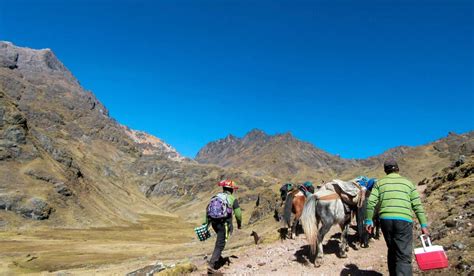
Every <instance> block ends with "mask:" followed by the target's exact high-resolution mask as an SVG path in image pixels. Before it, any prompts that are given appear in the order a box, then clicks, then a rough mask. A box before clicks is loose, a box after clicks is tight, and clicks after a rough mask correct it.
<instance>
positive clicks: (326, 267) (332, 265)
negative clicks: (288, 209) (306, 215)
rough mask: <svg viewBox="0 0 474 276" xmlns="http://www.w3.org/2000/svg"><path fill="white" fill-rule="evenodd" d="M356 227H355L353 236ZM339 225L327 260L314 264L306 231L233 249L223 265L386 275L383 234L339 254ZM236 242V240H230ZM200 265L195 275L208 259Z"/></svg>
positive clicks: (252, 270) (237, 269) (254, 271)
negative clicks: (342, 256) (294, 235)
mask: <svg viewBox="0 0 474 276" xmlns="http://www.w3.org/2000/svg"><path fill="white" fill-rule="evenodd" d="M354 234H355V231H354V230H352V229H351V232H350V235H351V236H350V237H351V238H350V240H353V237H354V236H353V235H354ZM339 235H340V234H339V233H338V229H337V227H333V229H332V230H331V231H330V232H329V233H328V235H327V236H326V238H325V241H324V252H325V256H324V264H323V265H322V266H321V267H318V268H316V267H314V265H313V264H312V263H310V262H309V261H308V253H309V246H308V245H307V243H306V238H305V236H304V234H301V235H299V236H297V238H296V239H294V240H284V241H278V242H275V243H270V244H265V243H263V244H259V245H253V246H250V247H247V248H245V249H241V250H230V251H226V252H225V254H224V255H225V256H230V258H229V259H230V261H231V263H230V264H229V265H225V266H224V267H222V268H221V269H220V271H221V272H222V273H224V274H229V275H270V274H272V275H385V274H387V269H386V247H385V243H384V241H383V238H382V239H380V240H374V241H372V242H371V243H370V247H369V248H360V249H358V250H355V247H354V246H352V247H351V248H350V249H349V252H348V254H347V256H348V257H347V258H345V259H341V258H339V257H337V256H336V252H337V250H338V246H339ZM230 242H232V241H230ZM196 264H197V265H198V267H199V269H198V271H196V272H194V273H193V274H192V275H201V274H204V273H205V272H206V266H205V261H204V260H199V261H197V262H196Z"/></svg>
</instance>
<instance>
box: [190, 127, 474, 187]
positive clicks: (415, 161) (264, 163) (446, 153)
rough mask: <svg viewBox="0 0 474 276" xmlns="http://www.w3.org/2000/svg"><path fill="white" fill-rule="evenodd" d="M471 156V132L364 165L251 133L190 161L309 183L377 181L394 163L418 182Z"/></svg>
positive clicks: (285, 138) (281, 137)
mask: <svg viewBox="0 0 474 276" xmlns="http://www.w3.org/2000/svg"><path fill="white" fill-rule="evenodd" d="M473 151H474V132H469V133H465V134H461V135H458V134H455V133H450V134H449V135H448V137H446V138H443V139H440V140H438V141H435V142H433V143H430V144H427V145H424V146H419V147H407V146H401V147H397V148H393V149H390V150H387V151H386V152H384V153H383V154H381V155H378V156H374V157H371V158H367V159H344V158H341V157H339V156H336V155H332V154H329V153H327V152H324V151H323V150H321V149H318V148H316V147H315V146H313V145H312V144H310V143H306V142H302V141H300V140H298V139H296V138H295V137H293V136H292V135H291V134H290V133H286V134H277V135H268V134H266V133H264V132H263V131H261V130H252V131H250V132H249V133H248V134H247V135H245V136H244V137H243V138H238V137H235V136H233V135H228V136H227V137H226V138H224V139H220V140H217V141H214V142H211V143H209V144H207V145H206V146H205V147H203V148H202V149H201V150H200V151H199V153H198V154H197V156H196V161H198V162H199V163H205V164H216V165H220V166H223V167H233V168H238V169H242V170H245V171H248V172H249V173H251V174H253V175H256V176H263V175H266V176H271V177H275V178H277V179H280V180H281V181H305V180H313V181H315V182H319V181H323V180H326V181H327V180H329V179H331V178H335V177H342V178H351V177H354V176H357V175H361V174H370V175H374V176H380V175H383V170H382V164H383V160H385V159H386V158H387V157H389V156H390V157H395V158H397V159H398V160H399V162H400V166H401V168H402V170H403V171H404V173H405V175H407V176H408V177H410V178H412V179H414V181H418V180H420V179H422V178H424V177H426V176H429V175H431V174H432V173H433V172H435V171H437V170H439V169H441V168H443V167H445V166H446V165H447V164H449V163H450V162H451V161H452V160H454V159H455V158H457V157H458V156H459V155H463V154H464V155H471V154H473Z"/></svg>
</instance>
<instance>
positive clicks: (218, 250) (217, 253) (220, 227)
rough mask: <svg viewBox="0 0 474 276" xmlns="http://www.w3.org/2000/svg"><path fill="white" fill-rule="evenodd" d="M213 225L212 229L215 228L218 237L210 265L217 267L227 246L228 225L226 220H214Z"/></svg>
mask: <svg viewBox="0 0 474 276" xmlns="http://www.w3.org/2000/svg"><path fill="white" fill-rule="evenodd" d="M211 225H212V229H214V231H215V232H216V233H217V238H216V245H215V246H214V252H212V257H211V259H210V260H209V266H210V267H211V268H213V269H217V268H218V267H217V264H218V262H219V260H220V258H221V254H222V251H223V250H224V247H225V243H226V236H227V234H228V233H227V231H228V227H227V226H226V222H225V221H212V222H211Z"/></svg>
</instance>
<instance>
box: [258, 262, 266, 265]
mask: <svg viewBox="0 0 474 276" xmlns="http://www.w3.org/2000/svg"><path fill="white" fill-rule="evenodd" d="M258 265H259V266H264V265H266V263H265V262H261V263H258Z"/></svg>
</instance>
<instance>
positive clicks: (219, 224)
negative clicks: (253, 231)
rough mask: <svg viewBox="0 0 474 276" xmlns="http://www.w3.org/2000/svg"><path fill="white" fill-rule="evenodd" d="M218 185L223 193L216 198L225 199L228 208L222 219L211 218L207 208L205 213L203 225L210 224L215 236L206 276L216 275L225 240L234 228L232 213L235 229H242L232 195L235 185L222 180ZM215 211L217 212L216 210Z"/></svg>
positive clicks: (238, 207) (236, 202)
mask: <svg viewBox="0 0 474 276" xmlns="http://www.w3.org/2000/svg"><path fill="white" fill-rule="evenodd" d="M218 185H219V186H221V187H222V189H223V192H222V193H219V194H218V195H217V196H216V197H225V198H226V201H227V205H228V207H230V208H229V209H228V210H227V211H226V212H227V214H226V216H224V217H222V218H213V217H212V216H213V215H212V214H210V213H209V207H208V210H207V212H206V217H205V222H204V223H206V224H209V223H210V224H211V226H212V229H214V231H215V232H216V234H217V238H216V244H215V246H214V251H213V252H212V256H211V259H210V260H209V267H208V274H215V273H218V263H219V260H221V259H222V256H221V254H222V251H223V250H224V247H225V244H226V242H227V239H228V238H229V235H230V234H232V232H233V228H234V227H233V224H232V213H234V215H235V218H236V220H237V228H238V229H241V228H242V210H241V209H240V206H239V202H238V200H237V199H236V198H235V197H234V195H233V192H234V190H237V189H238V187H237V185H236V184H235V182H234V181H232V180H223V181H221V182H219V184H218ZM211 201H212V200H211ZM217 211H219V210H218V209H217ZM211 212H212V211H211Z"/></svg>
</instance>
